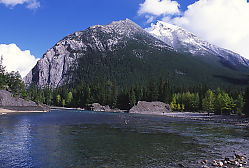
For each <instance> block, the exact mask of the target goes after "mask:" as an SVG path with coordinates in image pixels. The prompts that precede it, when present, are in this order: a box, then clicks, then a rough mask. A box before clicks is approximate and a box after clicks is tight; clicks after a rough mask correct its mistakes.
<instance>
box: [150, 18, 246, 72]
mask: <svg viewBox="0 0 249 168" xmlns="http://www.w3.org/2000/svg"><path fill="white" fill-rule="evenodd" d="M145 30H146V31H147V32H149V33H150V34H152V35H153V36H155V37H156V38H158V39H160V40H162V41H163V42H165V43H166V44H168V45H170V46H171V47H173V48H174V49H175V50H176V51H178V52H181V53H191V54H192V55H194V56H209V55H216V56H217V57H220V58H221V59H223V60H221V61H225V62H226V61H228V62H229V63H230V64H232V65H238V64H240V65H243V66H247V67H249V60H248V59H246V58H244V57H243V56H241V55H239V54H237V53H235V52H233V51H231V50H228V49H224V48H221V47H218V46H216V45H213V44H211V43H209V42H207V41H205V40H202V39H201V38H199V37H198V36H196V35H195V34H193V33H191V32H189V31H187V30H185V29H183V28H181V27H178V26H176V25H172V24H169V23H166V22H163V21H158V22H157V23H156V24H152V25H151V27H150V28H147V29H145Z"/></svg>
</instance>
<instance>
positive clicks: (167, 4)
mask: <svg viewBox="0 0 249 168" xmlns="http://www.w3.org/2000/svg"><path fill="white" fill-rule="evenodd" d="M179 7H180V5H179V4H178V3H177V2H176V1H171V0H145V2H144V3H142V4H140V8H139V10H138V15H145V17H146V18H147V19H148V20H147V22H152V21H153V20H154V19H155V18H156V17H157V16H161V15H162V16H165V15H175V14H179V13H180V11H179Z"/></svg>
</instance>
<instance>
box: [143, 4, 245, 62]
mask: <svg viewBox="0 0 249 168" xmlns="http://www.w3.org/2000/svg"><path fill="white" fill-rule="evenodd" d="M145 2H146V1H145ZM151 5H152V4H151ZM165 13H167V12H165ZM151 16H154V15H152V14H151ZM147 18H149V16H147ZM248 18H249V3H248V2H247V0H199V1H196V2H195V3H193V4H191V5H189V6H188V8H187V10H186V11H184V12H182V14H181V15H180V16H174V15H172V14H170V12H169V13H168V14H167V15H164V16H161V20H163V21H165V22H169V23H172V24H175V25H178V26H181V27H183V28H185V29H186V30H188V31H190V32H193V33H194V34H196V35H197V36H199V37H201V38H202V39H204V40H206V41H208V42H210V43H213V44H215V45H218V46H220V47H223V48H226V49H229V50H232V51H234V52H237V53H239V54H241V55H242V56H244V57H246V58H249V47H248V44H249V22H248V21H247V20H248ZM147 21H148V20H147ZM151 21H152V19H151Z"/></svg>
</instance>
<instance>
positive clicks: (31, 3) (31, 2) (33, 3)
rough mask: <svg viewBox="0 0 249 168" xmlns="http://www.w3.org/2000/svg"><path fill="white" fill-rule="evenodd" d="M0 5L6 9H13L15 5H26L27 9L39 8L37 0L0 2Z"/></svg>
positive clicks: (5, 0) (0, 0) (2, 0)
mask: <svg viewBox="0 0 249 168" xmlns="http://www.w3.org/2000/svg"><path fill="white" fill-rule="evenodd" d="M0 3H2V4H4V5H6V6H7V7H14V6H16V5H23V4H26V7H27V8H29V9H36V8H39V7H40V2H39V1H37V0H0Z"/></svg>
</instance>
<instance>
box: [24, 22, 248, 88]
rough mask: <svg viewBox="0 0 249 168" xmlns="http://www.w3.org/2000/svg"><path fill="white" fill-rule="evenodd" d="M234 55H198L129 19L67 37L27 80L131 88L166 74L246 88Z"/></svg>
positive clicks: (244, 70) (183, 81)
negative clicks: (112, 83)
mask: <svg viewBox="0 0 249 168" xmlns="http://www.w3.org/2000/svg"><path fill="white" fill-rule="evenodd" d="M229 53H230V52H227V55H223V58H224V59H223V58H222V59H221V57H219V56H217V55H213V54H205V53H204V55H205V57H195V56H193V54H192V53H191V52H180V51H179V49H174V46H170V45H169V44H167V43H166V42H165V41H163V40H162V39H158V37H154V36H153V35H152V34H150V33H148V32H147V31H145V30H143V29H142V28H141V27H140V26H138V25H137V24H135V23H134V22H132V21H131V20H129V19H126V20H123V21H117V22H112V23H111V24H109V25H105V26H101V25H97V26H93V27H90V28H88V29H86V30H84V31H80V32H75V33H74V34H71V35H69V36H66V37H65V38H64V39H63V40H61V41H59V42H58V43H57V44H56V45H55V46H54V47H53V48H51V49H49V50H48V51H47V52H46V53H45V54H44V56H43V58H42V59H41V60H39V61H38V63H37V65H36V66H35V67H34V68H33V69H32V71H31V72H30V73H29V74H28V75H27V76H26V77H25V78H24V81H25V83H26V84H27V85H30V84H32V83H33V84H36V85H38V86H41V87H44V86H50V87H52V88H56V87H58V86H62V85H65V84H73V85H77V84H78V83H80V82H88V83H90V82H92V81H94V80H95V79H101V78H103V79H108V80H111V81H115V82H116V83H117V84H118V86H130V85H134V84H136V83H140V84H143V83H148V82H149V81H150V80H151V79H152V78H159V77H163V78H164V79H166V78H167V79H169V80H170V81H171V83H173V84H175V85H178V86H183V85H184V86H190V85H196V84H200V83H205V84H207V85H210V86H214V87H215V86H219V87H234V86H238V87H241V86H244V85H246V84H247V75H248V74H249V68H248V66H246V63H245V64H243V63H241V64H239V63H237V62H235V61H236V60H237V59H234V55H231V54H229ZM224 54H226V53H225V52H224ZM230 65H232V66H230Z"/></svg>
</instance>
